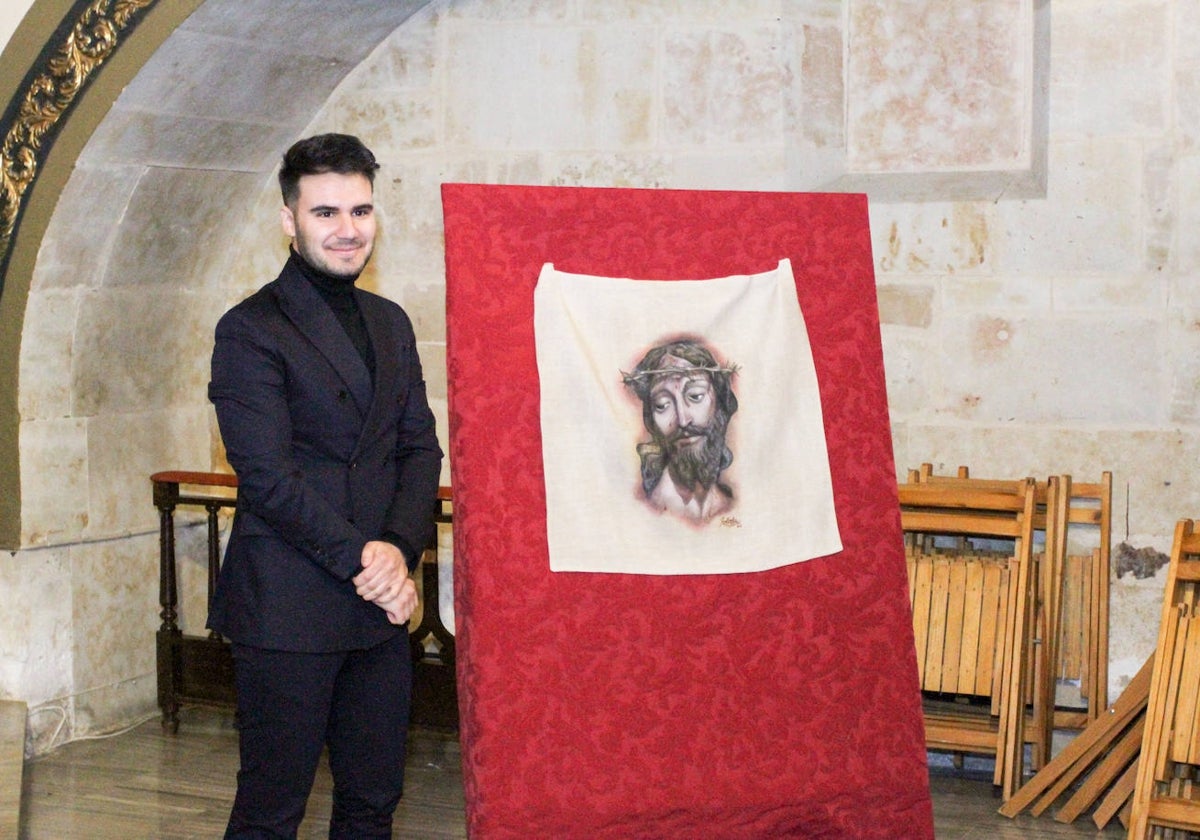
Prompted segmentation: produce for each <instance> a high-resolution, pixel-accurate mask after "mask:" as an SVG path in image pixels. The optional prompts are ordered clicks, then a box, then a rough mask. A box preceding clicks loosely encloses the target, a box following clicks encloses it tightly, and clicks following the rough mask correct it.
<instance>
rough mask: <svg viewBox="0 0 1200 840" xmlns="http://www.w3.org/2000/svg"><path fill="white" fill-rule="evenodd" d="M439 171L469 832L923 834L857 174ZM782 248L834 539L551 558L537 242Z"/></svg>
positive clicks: (618, 261)
mask: <svg viewBox="0 0 1200 840" xmlns="http://www.w3.org/2000/svg"><path fill="white" fill-rule="evenodd" d="M442 198H443V208H444V212H445V231H446V273H447V282H446V304H447V306H446V309H447V366H448V371H449V382H450V441H449V446H450V458H451V467H452V481H453V492H454V520H455V522H454V540H455V551H454V555H455V572H454V584H455V598H456V607H455V620H456V625H457V631H458V637H457V654H458V681H459V683H458V684H459V696H460V719H461V734H462V747H463V772H464V781H465V787H466V797H467V822H468V830H469V832H470V835H471V836H472V837H474V838H484V840H504V838H513V840H516V838H521V840H527V838H554V840H571V838H580V840H582V839H583V838H588V840H601V839H602V838H612V840H637V838H647V839H648V838H671V840H685V838H695V839H696V840H700V839H701V838H703V840H723V839H724V838H728V839H729V840H737V839H738V838H746V840H750V838H793V837H794V838H888V840H895V839H897V838H903V840H910V838H918V839H919V838H930V837H932V836H933V823H932V813H931V805H930V799H929V786H928V772H927V767H926V755H925V749H924V734H923V728H922V718H921V707H920V693H919V689H918V683H917V669H916V661H915V655H914V652H913V635H912V623H911V613H910V611H909V605H908V599H907V581H906V573H905V565H904V555H903V549H902V541H901V531H900V516H899V510H898V505H897V500H896V478H895V468H894V465H893V459H892V447H891V437H890V426H889V420H888V413H887V398H886V392H885V384H884V374H883V358H882V351H881V346H880V338H879V321H878V312H877V307H876V298H875V285H874V273H873V266H872V259H871V243H870V236H869V230H868V221H867V205H866V199H865V197H863V196H860V195H813V194H794V193H750V192H713V191H683V190H628V189H585V188H555V187H513V186H484V185H469V184H447V185H444V186H443V189H442ZM782 258H788V259H790V260H791V261H792V266H793V271H794V273H795V277H796V292H797V295H798V299H799V301H800V307H801V310H802V311H803V313H804V317H805V320H806V323H807V326H808V331H809V339H810V342H811V344H812V350H813V361H814V364H815V366H816V370H817V376H818V380H819V384H820V393H821V402H822V407H823V412H824V422H825V433H826V440H827V445H828V449H829V461H830V470H831V474H832V479H833V489H834V499H835V504H836V507H837V514H838V526H839V529H840V531H841V536H842V542H843V550H842V551H841V552H840V553H838V554H834V555H831V556H829V557H823V558H818V559H815V560H811V561H809V562H807V563H798V564H790V565H785V566H782V567H780V568H776V569H772V570H769V571H765V572H757V573H748V574H733V575H681V576H669V577H661V576H651V575H620V574H598V573H561V572H560V573H555V572H551V571H550V566H549V559H548V555H547V542H546V527H545V490H544V486H543V481H542V478H543V475H542V465H541V458H542V449H541V436H540V430H539V396H538V395H539V383H538V375H537V364H536V356H535V345H534V332H533V290H534V286H535V284H536V282H537V279H538V273H539V271H540V269H541V266H542V265H543V264H544V263H546V262H552V263H554V265H555V266H556V267H557V268H558V269H560V270H562V271H567V272H575V273H579V274H591V275H601V276H609V277H638V278H643V279H661V280H672V279H679V278H703V277H724V276H729V275H734V274H744V273H751V272H761V271H765V270H768V269H770V268H772V267H774V266H775V265H776V264H777V263H778V262H779V260H780V259H782ZM581 433H583V434H586V430H581ZM579 484H580V492H581V493H586V492H587V476H580V477H579ZM776 513H777V515H778V516H781V517H787V516H788V515H789V512H788V511H786V510H780V511H777V512H776ZM596 515H597V516H604V511H603V510H597V511H596ZM612 527H613V528H620V527H621V523H620V522H613V523H612Z"/></svg>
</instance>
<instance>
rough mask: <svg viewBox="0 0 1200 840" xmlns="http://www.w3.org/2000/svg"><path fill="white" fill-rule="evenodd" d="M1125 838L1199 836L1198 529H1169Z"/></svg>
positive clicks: (1192, 525)
mask: <svg viewBox="0 0 1200 840" xmlns="http://www.w3.org/2000/svg"><path fill="white" fill-rule="evenodd" d="M1168 568H1169V571H1168V574H1167V586H1166V592H1165V595H1164V597H1163V607H1162V621H1161V624H1160V625H1159V632H1158V646H1157V647H1156V648H1155V654H1154V672H1153V676H1152V677H1151V680H1150V699H1149V702H1148V705H1147V708H1146V728H1145V734H1144V736H1143V739H1142V749H1141V756H1140V758H1139V759H1138V770H1137V782H1136V785H1135V787H1134V795H1133V805H1132V811H1131V817H1130V825H1129V838H1130V840H1147V838H1151V837H1155V838H1162V837H1177V836H1180V835H1179V834H1177V833H1176V832H1192V834H1189V835H1187V836H1195V834H1194V833H1200V534H1197V533H1196V522H1195V520H1192V519H1183V520H1180V521H1179V523H1178V524H1177V525H1176V526H1175V540H1174V546H1173V547H1172V549H1171V562H1170V566H1169V567H1168Z"/></svg>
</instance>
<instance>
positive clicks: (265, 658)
mask: <svg viewBox="0 0 1200 840" xmlns="http://www.w3.org/2000/svg"><path fill="white" fill-rule="evenodd" d="M233 657H234V678H235V684H236V687H237V727H238V738H239V749H240V754H241V769H240V770H238V777H237V779H238V784H237V796H236V798H235V799H234V803H233V811H232V813H231V814H230V816H229V826H228V828H227V829H226V832H225V837H226V840H233V838H237V840H250V838H254V840H265V838H281V837H283V838H294V837H295V836H296V831H297V829H298V828H299V826H300V821H301V819H303V817H304V808H305V805H306V804H307V802H308V796H309V793H310V792H311V791H312V785H313V779H314V778H315V776H316V771H317V766H318V763H319V761H320V758H321V751H322V749H323V748H325V747H328V749H329V767H330V770H331V772H332V775H333V814H332V817H331V819H330V824H329V837H330V838H331V840H334V838H338V840H340V839H341V838H347V839H349V838H353V840H367V838H385V840H386V838H390V837H391V836H392V814H393V812H394V811H395V810H396V805H397V804H398V803H399V801H400V795H401V793H402V792H403V787H404V749H405V740H406V737H407V730H408V714H409V704H410V701H411V697H412V658H411V653H410V652H409V648H408V634H407V633H399V634H397V635H396V637H395V638H393V639H391V640H389V641H387V642H384V643H383V644H380V645H376V646H375V647H373V648H370V649H367V650H354V651H342V652H337V653H290V652H287V651H277V650H264V649H262V648H252V647H247V646H245V645H234V646H233Z"/></svg>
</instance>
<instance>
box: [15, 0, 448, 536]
mask: <svg viewBox="0 0 1200 840" xmlns="http://www.w3.org/2000/svg"><path fill="white" fill-rule="evenodd" d="M430 2H431V0H404V2H390V3H379V4H376V3H363V2H361V0H322V1H321V2H312V0H302V1H301V2H297V3H289V4H287V7H286V8H287V14H285V15H281V14H280V13H279V4H276V3H272V2H271V0H74V1H73V2H72V1H71V0H37V2H36V3H35V4H34V9H33V10H31V11H30V13H29V16H28V18H29V19H33V18H35V17H36V19H37V20H38V21H40V22H41V23H40V25H39V26H38V27H33V26H29V27H27V26H25V24H24V22H23V27H24V31H23V33H22V34H23V35H24V36H25V37H29V34H30V30H31V29H36V30H37V32H36V36H37V37H38V38H40V39H41V42H42V43H44V45H45V46H44V48H43V49H42V50H41V51H40V53H38V55H37V56H36V57H34V58H32V60H31V62H30V66H29V67H28V69H27V71H25V72H24V75H23V78H22V80H21V82H20V83H19V84H18V86H17V89H16V91H15V93H14V95H13V96H12V98H11V101H10V103H9V106H8V108H7V109H6V110H5V111H4V112H3V115H2V118H0V142H2V143H3V146H2V147H0V173H2V174H0V272H2V273H0V280H2V285H0V547H3V548H6V549H18V548H21V547H22V542H23V541H24V540H23V537H22V485H21V463H20V444H19V434H20V426H21V420H22V418H21V413H20V398H19V395H20V392H21V387H22V384H23V383H22V382H21V381H20V378H21V375H22V374H21V362H20V357H21V347H22V337H23V335H24V334H26V332H27V328H28V327H29V323H28V321H27V318H29V317H31V316H30V315H29V313H28V312H27V304H28V301H29V293H30V284H31V282H32V278H33V276H34V270H35V267H36V265H37V262H38V259H39V251H40V249H41V248H42V244H43V237H44V235H45V232H46V229H47V226H48V224H49V222H50V218H51V216H52V215H53V214H54V212H55V210H56V208H57V207H58V206H59V204H60V199H62V197H63V196H64V195H69V194H70V190H69V185H70V181H71V178H72V175H73V172H74V169H75V165H76V161H77V160H78V159H79V156H80V154H81V151H82V150H83V149H84V147H85V145H86V144H87V143H88V141H89V139H91V138H92V137H93V135H94V134H95V133H96V132H97V131H98V130H100V129H101V128H104V130H106V131H108V132H110V134H119V133H120V130H121V126H119V125H117V126H115V125H113V123H114V121H119V120H122V119H128V113H127V112H120V111H114V105H115V104H116V103H118V102H119V100H120V98H121V97H122V96H133V97H138V96H141V97H146V98H152V99H154V98H160V99H167V98H170V97H171V96H176V97H177V100H176V101H177V102H178V108H177V111H178V113H177V114H176V115H174V122H175V128H176V130H174V131H171V132H170V135H169V141H170V144H171V146H170V149H169V150H167V151H166V152H165V153H164V152H162V150H154V149H153V147H151V146H143V147H141V148H138V149H134V150H133V152H132V153H131V157H130V160H129V163H130V164H132V165H136V164H138V163H139V160H138V156H139V155H140V156H142V158H143V160H144V162H145V163H146V164H147V165H166V166H174V165H186V166H194V167H197V168H198V169H200V170H204V169H207V168H209V167H212V168H213V169H219V168H220V167H222V166H228V165H230V164H229V162H228V161H227V160H222V159H220V158H221V154H220V151H221V149H222V148H228V144H224V145H223V144H221V143H215V142H214V134H213V132H212V131H206V130H203V129H205V128H207V129H212V128H214V127H216V126H221V125H240V126H245V127H247V129H246V130H245V131H243V132H240V133H239V134H238V137H237V147H238V160H237V162H235V163H233V164H232V165H233V166H237V167H255V166H257V167H259V168H260V169H261V170H262V171H263V172H264V173H265V172H267V171H269V169H270V168H271V166H272V165H273V163H274V157H275V155H276V154H277V151H278V148H279V144H280V140H281V138H283V137H287V136H294V135H295V134H296V133H297V132H299V131H300V130H302V129H303V127H304V126H305V125H306V124H307V123H308V122H309V121H310V120H311V119H312V117H313V115H314V114H315V113H316V111H317V110H318V109H319V108H320V106H321V105H322V104H323V102H324V101H325V100H326V99H327V98H328V96H329V95H330V93H331V92H332V91H333V89H334V88H335V87H336V86H337V84H338V83H339V82H340V81H341V80H342V79H343V78H344V77H345V75H346V74H347V73H349V72H350V70H352V69H353V68H354V67H355V66H357V64H359V63H360V62H361V61H362V60H363V59H364V58H365V57H366V56H367V55H368V54H369V53H370V52H371V51H372V50H373V49H374V48H375V47H376V46H377V45H378V44H379V43H380V42H382V41H383V40H384V39H385V38H387V37H388V35H389V34H390V33H392V32H393V31H395V30H396V29H397V28H398V27H399V26H401V25H402V24H403V23H404V21H405V20H407V19H408V18H409V17H410V16H411V15H412V14H413V13H415V12H416V11H418V10H419V9H421V8H423V7H425V6H427V5H429V4H430ZM39 27H40V28H39ZM222 79H224V82H222V81H221V80H222ZM189 81H196V82H197V83H196V84H194V85H191V86H188V83H189ZM181 86H182V87H187V91H186V97H183V98H179V91H180V89H181ZM231 91H236V95H231ZM264 103H270V104H269V107H264ZM281 103H284V104H282V105H281ZM166 117H167V118H168V119H170V118H171V115H170V114H167V115H166ZM152 130H154V131H157V132H158V136H160V137H161V136H162V132H161V126H158V127H155V128H154V129H152ZM164 142H165V140H164ZM206 144H207V145H206ZM210 152H215V154H210ZM180 162H186V163H180ZM247 162H250V163H247ZM239 171H244V169H242V170H239ZM63 200H65V199H63ZM99 223H103V220H100V222H99ZM116 223H117V224H121V223H122V222H116ZM170 268H171V267H170V266H164V269H166V270H168V271H169V270H170ZM176 276H177V277H178V278H181V279H182V278H183V277H186V272H184V271H181V272H179V273H178V274H177V275H176ZM134 361H135V360H130V362H131V364H132V363H134Z"/></svg>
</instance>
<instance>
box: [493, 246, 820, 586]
mask: <svg viewBox="0 0 1200 840" xmlns="http://www.w3.org/2000/svg"><path fill="white" fill-rule="evenodd" d="M534 329H535V340H536V350H537V364H538V374H539V378H540V390H541V432H542V456H543V468H544V470H545V483H546V524H547V530H548V539H549V549H550V568H551V569H552V570H554V571H562V572H567V571H587V572H622V573H631V574H656V575H683V574H726V573H737V572H754V571H762V570H765V569H772V568H776V567H778V566H783V565H786V564H789V563H797V562H801V561H804V560H809V559H812V558H814V557H821V556H825V555H829V554H834V553H837V552H839V551H841V548H842V544H841V538H840V535H839V532H838V526H837V516H836V512H835V510H834V503H833V491H832V483H831V480H830V472H829V459H828V454H827V451H826V445H825V431H824V426H823V423H822V417H821V403H820V395H819V393H818V390H817V376H816V370H815V368H814V366H813V361H812V350H811V347H810V346H809V341H808V331H807V329H806V328H805V325H804V318H803V315H802V314H801V312H800V305H799V303H798V301H797V299H796V289H795V282H794V279H793V276H792V267H791V263H790V261H788V260H782V261H781V262H780V263H779V265H778V267H777V268H776V269H774V270H771V271H767V272H764V273H761V274H753V275H739V276H733V277H723V278H718V279H703V280H685V279H681V280H671V281H653V280H634V279H618V278H606V277H593V276H589V275H580V274H567V273H564V272H560V271H557V270H556V269H555V268H554V266H553V265H552V264H550V263H547V264H546V265H545V266H543V268H542V271H541V275H540V277H539V279H538V284H537V288H536V290H535V292H534ZM680 335H692V336H696V337H699V338H701V339H703V341H704V344H705V345H706V346H707V347H708V348H709V349H710V350H711V351H712V352H713V353H714V355H715V357H716V360H717V362H718V363H719V364H720V365H722V366H724V365H729V366H736V373H735V374H734V376H733V379H732V384H733V390H734V393H735V394H736V396H737V400H738V409H737V411H736V412H735V413H734V414H733V415H732V418H731V420H730V423H729V428H728V433H727V438H726V440H727V444H728V446H729V448H730V449H731V451H732V453H733V461H732V463H731V464H730V466H729V467H728V468H727V469H725V470H724V471H723V472H722V473H721V480H722V481H724V482H727V483H728V485H730V486H731V487H732V489H733V499H732V507H731V508H730V510H728V511H727V512H725V513H722V514H721V515H719V516H716V517H714V518H712V519H711V520H709V521H707V522H703V523H697V522H695V521H689V520H688V519H687V518H685V517H681V516H679V515H675V514H672V513H671V512H664V511H658V510H655V509H654V508H653V507H652V506H651V505H650V504H649V503H648V502H647V500H646V498H645V494H644V493H643V490H642V483H641V473H640V458H639V455H638V452H637V446H638V444H639V443H641V442H643V441H648V440H650V433H649V432H648V431H647V429H646V427H645V425H644V423H643V419H642V417H643V415H642V402H641V400H640V398H639V397H638V396H637V395H636V394H635V393H634V392H633V390H632V389H631V388H630V387H628V386H627V385H626V384H625V383H624V381H623V373H629V372H632V371H633V370H634V368H635V367H636V366H637V364H638V362H639V361H640V360H641V359H642V357H643V356H644V355H645V354H646V352H647V351H648V350H649V349H650V348H652V347H654V346H656V345H660V344H662V343H664V342H665V341H666V340H668V339H671V338H673V337H676V336H680ZM498 387H502V385H499V384H498ZM498 419H499V418H498ZM500 421H501V422H502V419H500Z"/></svg>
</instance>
